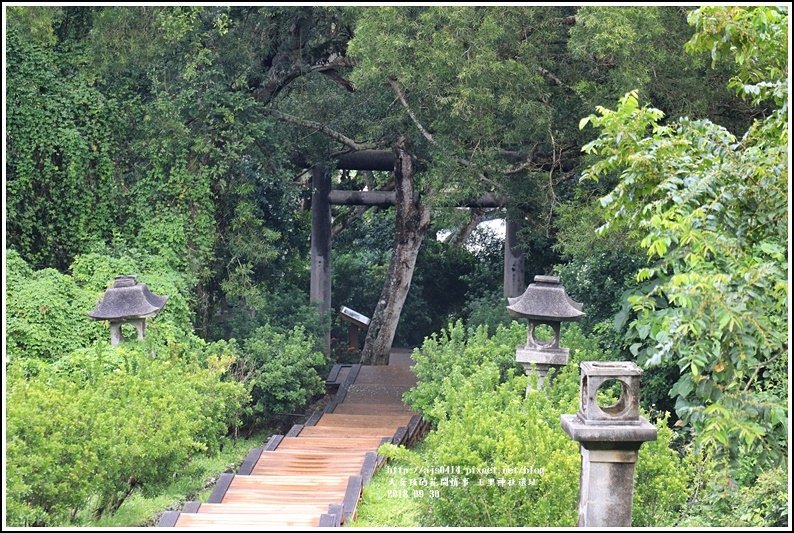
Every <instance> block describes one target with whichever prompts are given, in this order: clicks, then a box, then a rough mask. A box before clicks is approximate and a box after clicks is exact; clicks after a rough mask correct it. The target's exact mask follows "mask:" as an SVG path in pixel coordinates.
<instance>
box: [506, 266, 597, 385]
mask: <svg viewBox="0 0 794 533" xmlns="http://www.w3.org/2000/svg"><path fill="white" fill-rule="evenodd" d="M507 301H508V302H509V303H510V305H508V306H507V311H508V313H509V314H510V316H512V317H513V318H525V319H527V322H528V328H527V343H526V345H524V346H518V347H517V348H516V361H518V363H520V364H521V366H523V367H524V371H525V372H526V374H527V375H529V374H530V373H531V372H532V369H533V368H534V369H535V371H536V372H537V373H538V384H537V386H538V389H541V388H543V381H544V379H545V378H546V374H548V372H549V370H550V369H552V368H560V367H563V366H565V365H566V364H568V350H567V349H566V348H563V347H562V346H560V323H561V322H563V321H573V320H579V319H580V318H582V317H583V316H584V313H583V312H582V304H580V303H577V302H574V301H573V300H571V298H570V297H569V296H568V295H567V294H566V293H565V287H563V286H562V285H560V278H557V277H554V276H535V282H534V283H531V284H530V285H529V287H527V289H526V290H525V291H524V293H523V294H522V295H521V296H518V297H516V298H508V299H507ZM544 325H545V326H548V327H549V328H551V330H552V335H551V339H547V340H541V339H538V337H537V336H536V334H535V330H536V328H537V327H538V326H544ZM530 389H531V385H527V394H529V391H530Z"/></svg>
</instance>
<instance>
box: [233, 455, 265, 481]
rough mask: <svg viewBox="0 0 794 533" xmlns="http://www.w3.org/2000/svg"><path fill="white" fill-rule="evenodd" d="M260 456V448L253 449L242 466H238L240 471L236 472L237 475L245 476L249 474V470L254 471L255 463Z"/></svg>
mask: <svg viewBox="0 0 794 533" xmlns="http://www.w3.org/2000/svg"><path fill="white" fill-rule="evenodd" d="M261 455H262V448H254V449H253V450H251V451H250V452H248V455H247V456H246V457H245V460H244V461H243V464H241V465H240V469H239V470H238V471H237V473H238V474H240V475H241V476H247V475H248V474H250V473H251V470H253V469H254V466H255V465H256V463H257V461H259V456H261Z"/></svg>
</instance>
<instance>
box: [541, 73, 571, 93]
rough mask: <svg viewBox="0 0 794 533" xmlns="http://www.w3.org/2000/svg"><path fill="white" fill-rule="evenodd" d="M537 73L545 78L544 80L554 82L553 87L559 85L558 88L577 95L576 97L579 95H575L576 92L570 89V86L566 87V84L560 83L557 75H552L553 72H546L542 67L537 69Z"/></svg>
mask: <svg viewBox="0 0 794 533" xmlns="http://www.w3.org/2000/svg"><path fill="white" fill-rule="evenodd" d="M538 73H539V74H540V75H541V76H543V77H544V78H546V79H548V80H551V81H552V82H554V84H555V85H559V86H560V87H562V88H563V89H565V90H566V91H569V92H572V93H574V94H577V95H578V94H579V93H577V92H576V90H574V88H573V87H571V86H570V85H568V84H567V83H565V82H564V81H562V80H561V79H560V78H558V77H557V75H556V74H554V73H553V72H551V71H550V70H546V69H545V68H543V67H538Z"/></svg>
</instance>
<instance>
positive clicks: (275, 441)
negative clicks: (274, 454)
mask: <svg viewBox="0 0 794 533" xmlns="http://www.w3.org/2000/svg"><path fill="white" fill-rule="evenodd" d="M283 438H284V435H271V436H270V438H269V439H268V440H267V444H265V447H264V448H262V451H265V452H270V451H273V450H275V449H276V448H278V445H279V444H281V439H283Z"/></svg>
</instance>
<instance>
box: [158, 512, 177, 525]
mask: <svg viewBox="0 0 794 533" xmlns="http://www.w3.org/2000/svg"><path fill="white" fill-rule="evenodd" d="M179 514H180V513H179V511H166V512H164V513H163V514H162V515H161V516H160V521H159V522H158V523H157V527H174V526H176V523H177V521H178V520H179Z"/></svg>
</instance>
